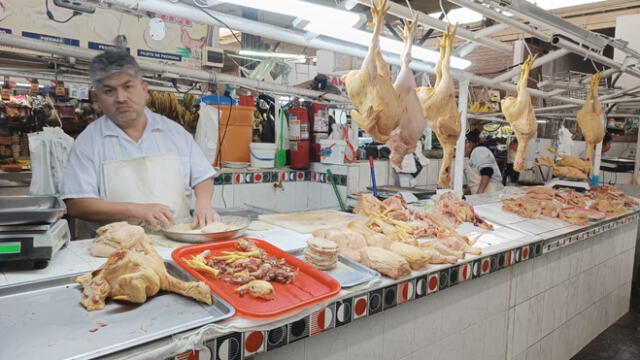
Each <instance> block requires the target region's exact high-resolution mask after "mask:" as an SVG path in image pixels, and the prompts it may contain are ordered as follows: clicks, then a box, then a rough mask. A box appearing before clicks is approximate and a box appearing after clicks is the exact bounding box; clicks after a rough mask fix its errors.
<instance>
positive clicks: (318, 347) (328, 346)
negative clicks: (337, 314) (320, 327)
mask: <svg viewBox="0 0 640 360" xmlns="http://www.w3.org/2000/svg"><path fill="white" fill-rule="evenodd" d="M348 331H349V327H348V326H342V327H339V328H337V329H331V330H328V331H325V332H322V333H320V334H318V335H314V336H313V337H311V338H310V339H309V341H307V342H306V345H305V360H316V359H317V360H347V333H348Z"/></svg>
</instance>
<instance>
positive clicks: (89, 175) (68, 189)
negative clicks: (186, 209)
mask: <svg viewBox="0 0 640 360" xmlns="http://www.w3.org/2000/svg"><path fill="white" fill-rule="evenodd" d="M145 114H146V115H147V126H146V128H145V129H144V133H143V134H142V137H141V138H140V140H139V141H138V142H134V141H133V140H132V139H131V138H130V137H129V136H128V135H127V134H126V133H125V132H124V131H122V129H120V128H119V127H118V126H117V125H116V124H115V123H114V122H113V121H111V120H109V119H108V118H107V117H106V116H102V117H100V118H99V119H98V120H96V121H94V122H93V123H91V124H89V126H87V128H86V129H85V130H84V131H82V133H81V134H80V135H79V136H78V138H77V139H76V142H75V144H74V146H73V149H72V150H71V155H70V156H69V161H68V162H67V166H66V168H65V170H64V181H63V185H62V195H61V197H62V199H75V198H98V199H106V198H107V195H106V189H105V176H104V175H105V174H104V166H103V163H104V162H105V161H109V160H116V155H115V154H114V151H113V145H112V144H113V140H112V139H113V138H114V137H115V138H117V141H118V143H119V145H120V151H121V155H122V159H121V160H129V159H134V158H139V157H142V156H149V155H159V154H161V151H160V149H159V147H158V143H157V141H156V139H155V137H156V136H154V134H153V133H155V132H159V133H161V134H162V135H163V138H164V146H166V147H167V148H169V149H171V153H172V154H175V155H177V156H178V157H179V158H180V162H181V164H182V166H183V171H184V174H183V176H184V183H185V190H186V191H187V192H189V191H190V190H191V189H192V188H193V187H194V186H195V185H197V184H199V183H201V182H202V181H204V180H206V179H209V178H211V177H213V176H215V174H216V173H215V171H214V170H213V167H212V166H211V164H209V162H208V161H207V159H206V158H205V157H204V154H203V153H202V150H201V149H200V148H199V147H198V145H197V144H196V143H195V141H194V140H193V137H192V136H191V134H189V133H188V132H187V131H186V130H185V129H184V128H183V127H182V126H181V125H180V124H178V123H176V122H175V121H172V120H170V119H167V118H166V117H164V116H162V115H160V114H156V113H154V112H152V111H151V110H149V109H147V108H145Z"/></svg>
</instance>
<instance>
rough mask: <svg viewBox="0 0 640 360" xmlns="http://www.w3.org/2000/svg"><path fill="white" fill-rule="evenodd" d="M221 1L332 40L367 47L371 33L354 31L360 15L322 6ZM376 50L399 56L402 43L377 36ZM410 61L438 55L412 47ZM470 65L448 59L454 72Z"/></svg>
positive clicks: (284, 0)
mask: <svg viewBox="0 0 640 360" xmlns="http://www.w3.org/2000/svg"><path fill="white" fill-rule="evenodd" d="M220 1H222V2H226V3H230V4H234V5H239V6H245V7H250V8H254V9H258V10H263V11H269V12H274V13H280V14H284V15H288V16H293V17H296V18H298V19H303V20H305V21H298V22H297V26H300V27H301V28H303V29H304V30H306V31H308V32H311V33H315V34H318V35H323V36H327V37H331V38H334V39H338V40H342V41H347V42H351V43H355V44H358V45H362V46H369V44H371V33H370V32H366V31H362V30H358V29H356V28H354V26H357V25H359V24H361V23H362V22H363V20H364V15H361V14H356V13H353V12H350V11H345V10H341V9H338V8H333V7H328V6H323V5H318V4H314V3H311V2H307V1H301V0H278V1H264V0H220ZM380 48H381V49H382V51H386V52H390V53H394V54H398V55H399V54H401V53H402V48H403V43H402V41H398V40H395V39H391V38H387V37H384V36H381V37H380ZM413 57H414V59H418V60H422V61H426V62H431V63H435V62H437V61H438V58H439V52H438V51H434V50H430V49H425V48H423V47H418V46H414V47H413ZM470 65H471V62H470V61H469V60H465V59H462V58H459V57H455V56H452V57H451V66H452V67H453V68H456V69H465V68H467V67H469V66H470Z"/></svg>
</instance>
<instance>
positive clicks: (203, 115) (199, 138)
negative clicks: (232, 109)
mask: <svg viewBox="0 0 640 360" xmlns="http://www.w3.org/2000/svg"><path fill="white" fill-rule="evenodd" d="M198 114H199V115H200V117H199V119H198V125H197V126H196V136H195V141H196V144H198V146H199V147H200V149H202V152H203V153H204V157H205V158H207V161H209V163H210V164H213V162H214V161H215V157H216V150H217V147H218V123H219V116H220V112H219V111H218V109H216V108H214V107H212V106H206V105H202V106H200V110H199V111H198Z"/></svg>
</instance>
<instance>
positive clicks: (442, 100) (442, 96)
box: [416, 25, 461, 188]
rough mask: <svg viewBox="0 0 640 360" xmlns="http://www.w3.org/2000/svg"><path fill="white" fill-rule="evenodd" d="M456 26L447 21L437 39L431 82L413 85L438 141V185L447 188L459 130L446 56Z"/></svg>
mask: <svg viewBox="0 0 640 360" xmlns="http://www.w3.org/2000/svg"><path fill="white" fill-rule="evenodd" d="M456 28H457V26H455V27H454V28H453V31H450V28H449V25H447V28H446V31H445V32H444V34H442V38H441V39H440V58H439V59H438V63H437V64H436V83H435V86H434V87H433V88H428V87H419V88H417V89H416V95H418V100H420V105H421V106H422V114H423V115H424V117H425V119H426V120H427V123H428V124H429V127H430V128H431V129H432V130H433V131H434V132H435V133H436V136H437V137H438V141H439V142H440V145H442V150H443V154H442V165H441V166H440V173H439V175H438V185H439V186H441V187H444V188H451V163H452V161H453V153H454V151H455V147H456V142H457V141H458V137H459V136H460V132H461V125H460V113H459V112H458V106H457V105H456V96H455V93H454V90H455V88H454V86H453V78H452V77H451V73H450V72H449V57H450V56H451V51H452V46H453V39H454V37H455V34H456Z"/></svg>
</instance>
